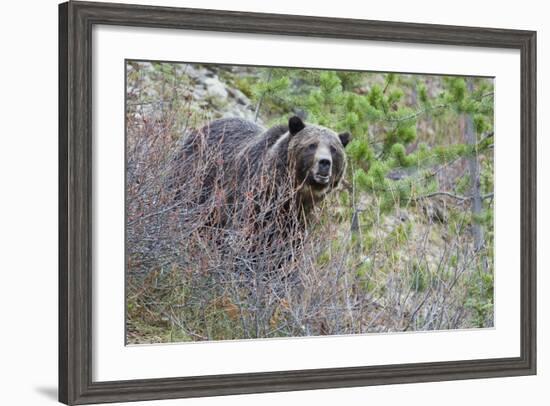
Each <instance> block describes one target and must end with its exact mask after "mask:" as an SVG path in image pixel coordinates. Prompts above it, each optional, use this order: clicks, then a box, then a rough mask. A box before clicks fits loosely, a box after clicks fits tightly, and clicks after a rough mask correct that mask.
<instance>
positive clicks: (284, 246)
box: [126, 122, 477, 343]
mask: <svg viewBox="0 0 550 406" xmlns="http://www.w3.org/2000/svg"><path fill="white" fill-rule="evenodd" d="M134 124H135V123H134ZM128 135H129V136H128V145H127V148H128V167H127V171H128V174H127V227H126V239H127V280H128V294H127V322H128V326H127V327H128V340H129V342H131V343H143V342H162V341H184V340H219V339H241V338H259V337H289V336H303V335H323V334H353V333H367V332H384V331H405V330H423V329H424V330H427V329H444V328H461V327H464V326H469V324H468V323H469V319H468V317H466V316H468V314H469V313H471V310H469V309H467V308H466V299H467V297H468V292H467V291H466V289H467V285H465V284H464V280H465V278H466V276H467V278H468V280H469V279H470V278H471V272H472V271H471V270H472V268H473V266H472V262H473V261H475V260H476V258H477V257H476V256H475V255H474V253H473V252H472V251H471V249H470V248H465V247H470V246H471V244H468V243H465V241H464V240H465V238H467V237H466V233H464V232H463V230H455V232H454V235H451V233H449V232H447V233H446V234H447V238H445V239H441V240H440V241H437V242H436V241H434V238H433V234H434V228H436V230H435V234H441V225H439V224H435V223H431V222H428V223H426V224H424V225H422V226H419V225H418V224H417V225H416V226H415V227H416V231H417V232H416V233H414V234H412V233H411V230H410V229H409V230H408V229H407V227H408V226H407V223H406V222H405V223H398V224H388V223H384V222H383V221H382V220H381V222H380V223H378V224H371V225H368V226H369V227H371V228H374V229H375V230H378V231H377V232H378V233H379V235H380V239H374V240H373V241H372V242H371V244H369V245H365V241H364V238H363V237H362V236H361V233H360V230H359V232H351V231H350V225H349V223H348V222H347V221H346V220H345V217H346V216H342V215H339V214H338V213H337V211H336V210H335V207H338V202H336V201H335V199H337V196H336V195H334V196H333V197H332V198H331V199H328V200H326V201H325V202H324V203H323V204H322V206H321V207H317V208H316V210H315V211H314V212H313V216H312V217H311V218H310V219H309V221H310V224H307V225H306V227H304V226H303V221H299V220H300V216H301V215H302V214H301V213H300V211H299V210H297V208H296V205H294V204H292V202H293V199H294V197H295V194H296V192H297V190H295V188H294V186H293V182H292V179H288V181H283V182H281V181H277V182H275V179H274V176H273V174H272V173H268V171H267V170H266V169H262V170H261V171H260V172H259V173H248V174H246V175H245V176H239V177H234V178H231V177H228V176H223V175H224V174H223V173H221V172H220V171H219V168H220V167H221V162H220V159H221V158H220V157H221V154H220V151H219V146H216V145H206V144H205V142H204V138H203V135H202V134H200V133H197V132H190V133H189V134H188V136H189V137H196V139H195V140H194V141H193V143H192V145H193V146H194V148H195V149H194V151H193V154H195V155H194V159H185V158H184V157H182V156H181V154H180V155H179V156H178V154H177V152H176V151H181V146H180V145H179V144H178V141H176V140H175V137H173V136H172V134H171V132H170V131H167V129H166V127H165V125H163V124H162V123H159V122H157V123H153V124H146V123H145V124H140V125H139V126H132V128H131V131H129V132H128ZM241 164H242V163H241ZM244 166H245V167H246V163H245V164H244ZM262 168H263V167H262ZM279 175H280V174H279ZM286 176H288V174H287V175H286ZM206 179H210V181H209V182H205V180H206ZM224 182H225V183H224ZM227 182H233V184H227ZM206 184H207V185H210V186H209V189H205V185H206ZM228 191H234V192H233V193H231V192H228ZM370 207H371V209H373V210H376V208H377V205H376V204H375V202H371V204H370ZM379 217H380V218H382V217H381V216H379ZM418 223H420V222H418ZM390 243H392V244H391V246H389V245H388V244H390ZM434 244H435V245H434ZM396 246H400V250H399V252H391V250H392V247H396ZM434 246H435V247H436V249H435V251H434Z"/></svg>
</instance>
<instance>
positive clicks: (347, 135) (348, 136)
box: [338, 132, 351, 147]
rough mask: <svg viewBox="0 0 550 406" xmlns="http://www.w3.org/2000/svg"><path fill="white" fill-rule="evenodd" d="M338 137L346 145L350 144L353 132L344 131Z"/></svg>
mask: <svg viewBox="0 0 550 406" xmlns="http://www.w3.org/2000/svg"><path fill="white" fill-rule="evenodd" d="M338 138H340V142H341V143H342V145H343V146H344V147H345V146H346V145H348V143H349V140H350V139H351V134H350V133H347V132H346V133H342V134H338Z"/></svg>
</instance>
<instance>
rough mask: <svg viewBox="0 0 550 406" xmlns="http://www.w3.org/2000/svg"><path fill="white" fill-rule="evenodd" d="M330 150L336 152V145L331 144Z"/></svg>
mask: <svg viewBox="0 0 550 406" xmlns="http://www.w3.org/2000/svg"><path fill="white" fill-rule="evenodd" d="M330 152H331V153H333V154H336V147H335V146H334V145H331V146H330Z"/></svg>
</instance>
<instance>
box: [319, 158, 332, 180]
mask: <svg viewBox="0 0 550 406" xmlns="http://www.w3.org/2000/svg"><path fill="white" fill-rule="evenodd" d="M331 164H332V163H331V162H330V159H326V158H325V159H321V160H320V161H319V170H318V171H317V173H318V174H319V175H321V176H330V166H331Z"/></svg>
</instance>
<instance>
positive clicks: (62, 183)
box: [59, 2, 536, 404]
mask: <svg viewBox="0 0 550 406" xmlns="http://www.w3.org/2000/svg"><path fill="white" fill-rule="evenodd" d="M94 24H106V25H118V26H134V27H155V28H172V29H192V30H209V31H225V32H243V33H258V34H279V35H281V34H284V35H294V36H312V37H322V38H344V39H359V40H380V41H395V42H405V43H421V44H441V45H456V46H476V47H491V48H512V49H518V50H519V51H520V54H521V135H520V136H521V151H520V153H521V247H520V249H521V270H520V272H521V286H520V289H521V323H520V326H521V353H520V356H519V357H517V358H500V359H476V360H471V361H449V362H430V363H415V364H400V365H383V366H368V367H350V368H329V369H314V370H292V371H280V372H264V373H244V374H230V375H216V376H197V377H182V378H162V379H145V380H129V381H108V382H94V381H93V380H92V373H91V372H92V371H91V368H92V354H93V353H92V351H93V348H92V340H91V337H92V331H91V329H92V324H91V320H92V266H91V265H92V255H93V253H92V239H91V237H92V236H91V230H92V227H91V226H92V221H93V219H92V217H91V213H92V153H93V151H92V133H91V128H92V126H91V124H92V123H91V120H92V117H91V113H92V107H91V106H92V99H91V93H92V75H91V69H92V36H91V33H92V27H93V25H94ZM535 306H536V32H533V31H519V30H506V29H490V28H474V27H456V26H442V25H427V24H411V23H396V22H383V21H365V20H353V19H336V18H320V17H305V16H295V15H278V14H259V13H244V12H234V11H215V10H200V9H182V8H168V7H148V6H135V5H122V4H109V3H86V2H68V3H63V4H60V6H59V400H60V401H61V402H63V403H66V404H87V403H99V402H114V401H119V402H120V401H135V400H148V399H168V398H184V397H196V396H216V395H230V394H245V393H258V392H276V391H291V390H304V389H317V388H339V387H352V386H366V385H380V384H395V383H411V382H426V381H443V380H455V379H472V378H488V377H502V376H518V375H532V374H535V373H536V307H535Z"/></svg>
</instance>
